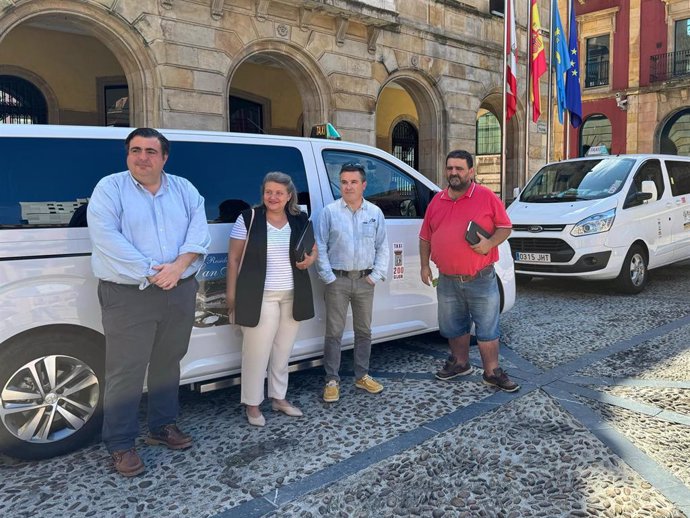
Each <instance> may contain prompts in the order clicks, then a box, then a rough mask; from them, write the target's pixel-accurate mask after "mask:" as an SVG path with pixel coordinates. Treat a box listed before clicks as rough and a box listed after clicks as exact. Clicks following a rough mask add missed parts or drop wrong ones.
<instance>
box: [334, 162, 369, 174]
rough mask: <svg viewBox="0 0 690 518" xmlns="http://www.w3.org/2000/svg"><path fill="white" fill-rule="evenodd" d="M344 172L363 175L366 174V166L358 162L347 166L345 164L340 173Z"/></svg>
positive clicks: (349, 163)
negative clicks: (356, 172)
mask: <svg viewBox="0 0 690 518" xmlns="http://www.w3.org/2000/svg"><path fill="white" fill-rule="evenodd" d="M343 171H361V172H362V173H364V172H365V171H364V166H363V165H362V164H359V163H357V162H348V163H347V164H343V165H342V166H341V167H340V172H341V173H342V172H343Z"/></svg>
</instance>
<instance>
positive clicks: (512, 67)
mask: <svg viewBox="0 0 690 518" xmlns="http://www.w3.org/2000/svg"><path fill="white" fill-rule="evenodd" d="M505 5H506V24H507V26H508V37H507V41H506V42H505V43H506V55H507V58H508V62H507V63H506V121H509V120H510V118H511V117H512V116H513V115H515V112H516V111H517V39H516V33H515V0H507V1H506V4H505Z"/></svg>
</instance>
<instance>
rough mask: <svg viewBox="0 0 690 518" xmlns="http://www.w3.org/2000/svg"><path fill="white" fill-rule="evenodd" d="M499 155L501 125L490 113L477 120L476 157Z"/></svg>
mask: <svg viewBox="0 0 690 518" xmlns="http://www.w3.org/2000/svg"><path fill="white" fill-rule="evenodd" d="M500 154H501V123H500V122H498V119H497V118H496V116H495V115H494V114H493V113H491V112H486V113H484V114H483V115H480V116H479V117H478V118H477V155H500Z"/></svg>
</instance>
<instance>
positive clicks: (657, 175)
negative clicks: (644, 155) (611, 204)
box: [623, 160, 664, 208]
mask: <svg viewBox="0 0 690 518" xmlns="http://www.w3.org/2000/svg"><path fill="white" fill-rule="evenodd" d="M647 180H649V181H652V182H654V185H656V199H657V200H660V199H661V195H662V194H663V193H664V177H663V175H662V173H661V163H660V162H659V160H648V161H647V162H645V163H644V164H642V165H641V166H640V168H639V169H638V170H637V172H636V173H635V177H634V178H633V181H632V184H631V185H630V190H629V191H628V195H627V196H626V198H625V205H624V206H623V208H628V207H634V206H636V205H641V204H642V202H641V201H638V200H637V199H636V195H637V193H638V192H642V182H643V181H647ZM650 201H653V200H650Z"/></svg>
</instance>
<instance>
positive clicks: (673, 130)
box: [659, 109, 690, 156]
mask: <svg viewBox="0 0 690 518" xmlns="http://www.w3.org/2000/svg"><path fill="white" fill-rule="evenodd" d="M689 136H690V110H688V109H685V110H681V111H679V112H678V113H676V114H675V115H674V116H673V117H671V118H670V119H669V120H668V122H666V124H664V128H663V129H662V130H661V135H660V139H659V140H660V142H659V151H660V152H661V153H664V154H666V155H682V156H690V138H689Z"/></svg>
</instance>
